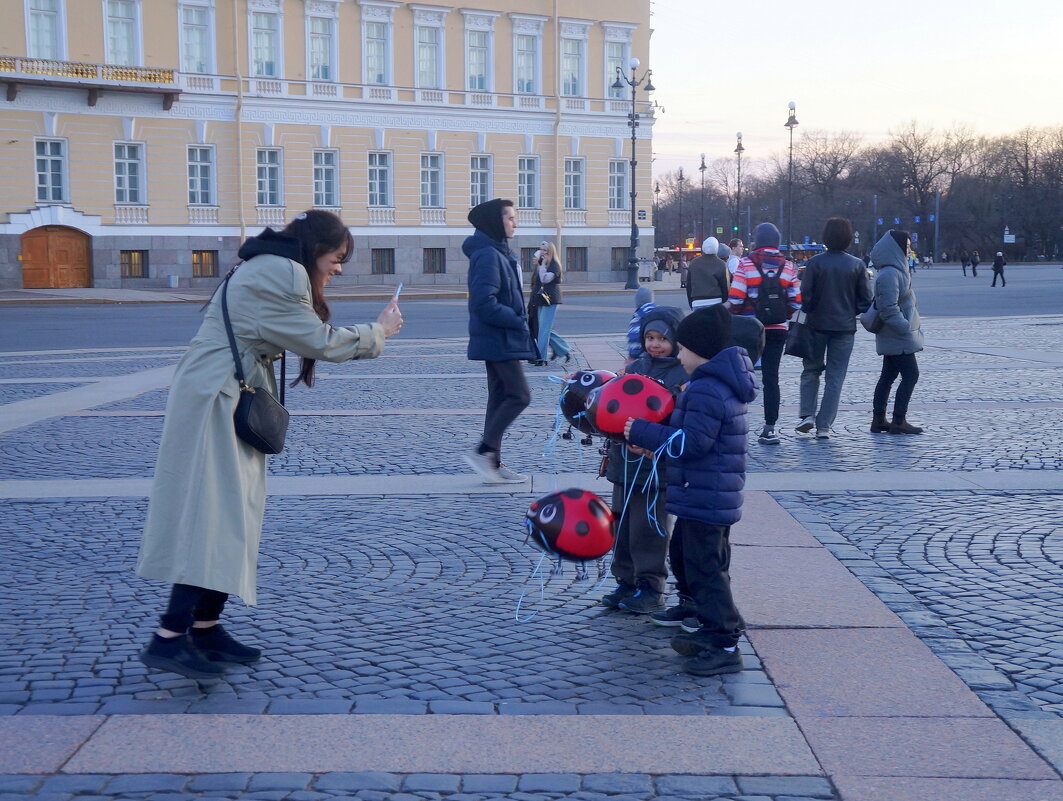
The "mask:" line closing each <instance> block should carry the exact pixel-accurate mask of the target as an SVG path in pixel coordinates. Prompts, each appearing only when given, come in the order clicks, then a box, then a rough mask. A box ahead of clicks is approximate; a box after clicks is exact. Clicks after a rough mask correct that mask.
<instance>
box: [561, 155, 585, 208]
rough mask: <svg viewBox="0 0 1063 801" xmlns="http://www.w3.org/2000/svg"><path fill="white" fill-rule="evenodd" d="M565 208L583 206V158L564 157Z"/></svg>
mask: <svg viewBox="0 0 1063 801" xmlns="http://www.w3.org/2000/svg"><path fill="white" fill-rule="evenodd" d="M565 208H566V209H582V208H585V206H584V204H583V159H565Z"/></svg>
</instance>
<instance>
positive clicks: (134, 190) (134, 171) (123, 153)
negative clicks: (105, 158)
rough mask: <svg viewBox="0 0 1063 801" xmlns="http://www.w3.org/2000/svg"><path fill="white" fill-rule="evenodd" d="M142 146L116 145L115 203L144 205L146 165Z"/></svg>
mask: <svg viewBox="0 0 1063 801" xmlns="http://www.w3.org/2000/svg"><path fill="white" fill-rule="evenodd" d="M142 152H143V151H142V149H141V146H140V145H131V144H128V143H120V142H119V143H115V146H114V202H115V203H134V204H138V203H143V202H144V196H143V194H142V192H143V190H142V186H143V173H144V165H143V164H142V163H141V153H142Z"/></svg>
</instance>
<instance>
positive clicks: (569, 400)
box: [558, 370, 616, 434]
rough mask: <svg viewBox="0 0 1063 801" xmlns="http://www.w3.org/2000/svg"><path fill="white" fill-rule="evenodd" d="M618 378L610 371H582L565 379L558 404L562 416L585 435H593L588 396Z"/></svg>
mask: <svg viewBox="0 0 1063 801" xmlns="http://www.w3.org/2000/svg"><path fill="white" fill-rule="evenodd" d="M614 378H616V373H611V372H609V371H608V370H580V371H579V372H576V373H573V374H572V375H570V376H569V377H568V378H566V379H565V386H564V387H563V388H562V390H561V398H560V400H559V401H558V403H559V404H560V406H561V415H562V416H563V417H564V418H565V419H566V420H567V421H568V422H569V423H570V424H571V425H573V426H575V427H576V428H578V429H579V430H580V431H582V432H583V433H584V434H593V433H594V429H593V428H591V425H590V423H589V422H588V420H587V395H588V394H589V393H590V392H591V390H593V389H597V388H598V387H601V386H604V385H605V384H606V383H607V382H609V381H612V380H613V379H614Z"/></svg>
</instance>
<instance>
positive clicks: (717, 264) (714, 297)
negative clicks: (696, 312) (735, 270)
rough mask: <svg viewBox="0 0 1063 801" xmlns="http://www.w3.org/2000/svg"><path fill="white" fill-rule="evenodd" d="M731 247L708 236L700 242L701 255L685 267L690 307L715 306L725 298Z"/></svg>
mask: <svg viewBox="0 0 1063 801" xmlns="http://www.w3.org/2000/svg"><path fill="white" fill-rule="evenodd" d="M730 257H731V249H730V248H729V247H727V245H721V244H720V242H719V240H717V239H716V237H714V236H710V237H709V238H708V239H706V240H705V241H704V242H702V244H701V255H700V256H698V257H697V258H696V259H694V261H692V262H690V266H689V267H688V268H687V302H688V303H689V304H690V308H691V309H700V308H701V307H702V306H715V305H716V304H717V303H723V302H725V301H726V300H727V292H728V290H729V288H730V273H728V271H727V259H729V258H730Z"/></svg>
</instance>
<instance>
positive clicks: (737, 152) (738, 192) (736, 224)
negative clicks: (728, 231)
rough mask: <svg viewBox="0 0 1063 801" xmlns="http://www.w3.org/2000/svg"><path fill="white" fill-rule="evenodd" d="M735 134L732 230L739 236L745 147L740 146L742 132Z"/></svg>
mask: <svg viewBox="0 0 1063 801" xmlns="http://www.w3.org/2000/svg"><path fill="white" fill-rule="evenodd" d="M735 136H736V137H738V144H737V145H736V146H735V155H737V156H738V181H737V184H738V188H737V189H736V191H735V219H734V232H735V233H736V234H739V235H740V236H741V232H740V231H739V230H738V229H739V227H740V226H741V225H742V153H743V152H744V151H745V148H744V147H742V132H741V131H739V132H738V133H737V134H735Z"/></svg>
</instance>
